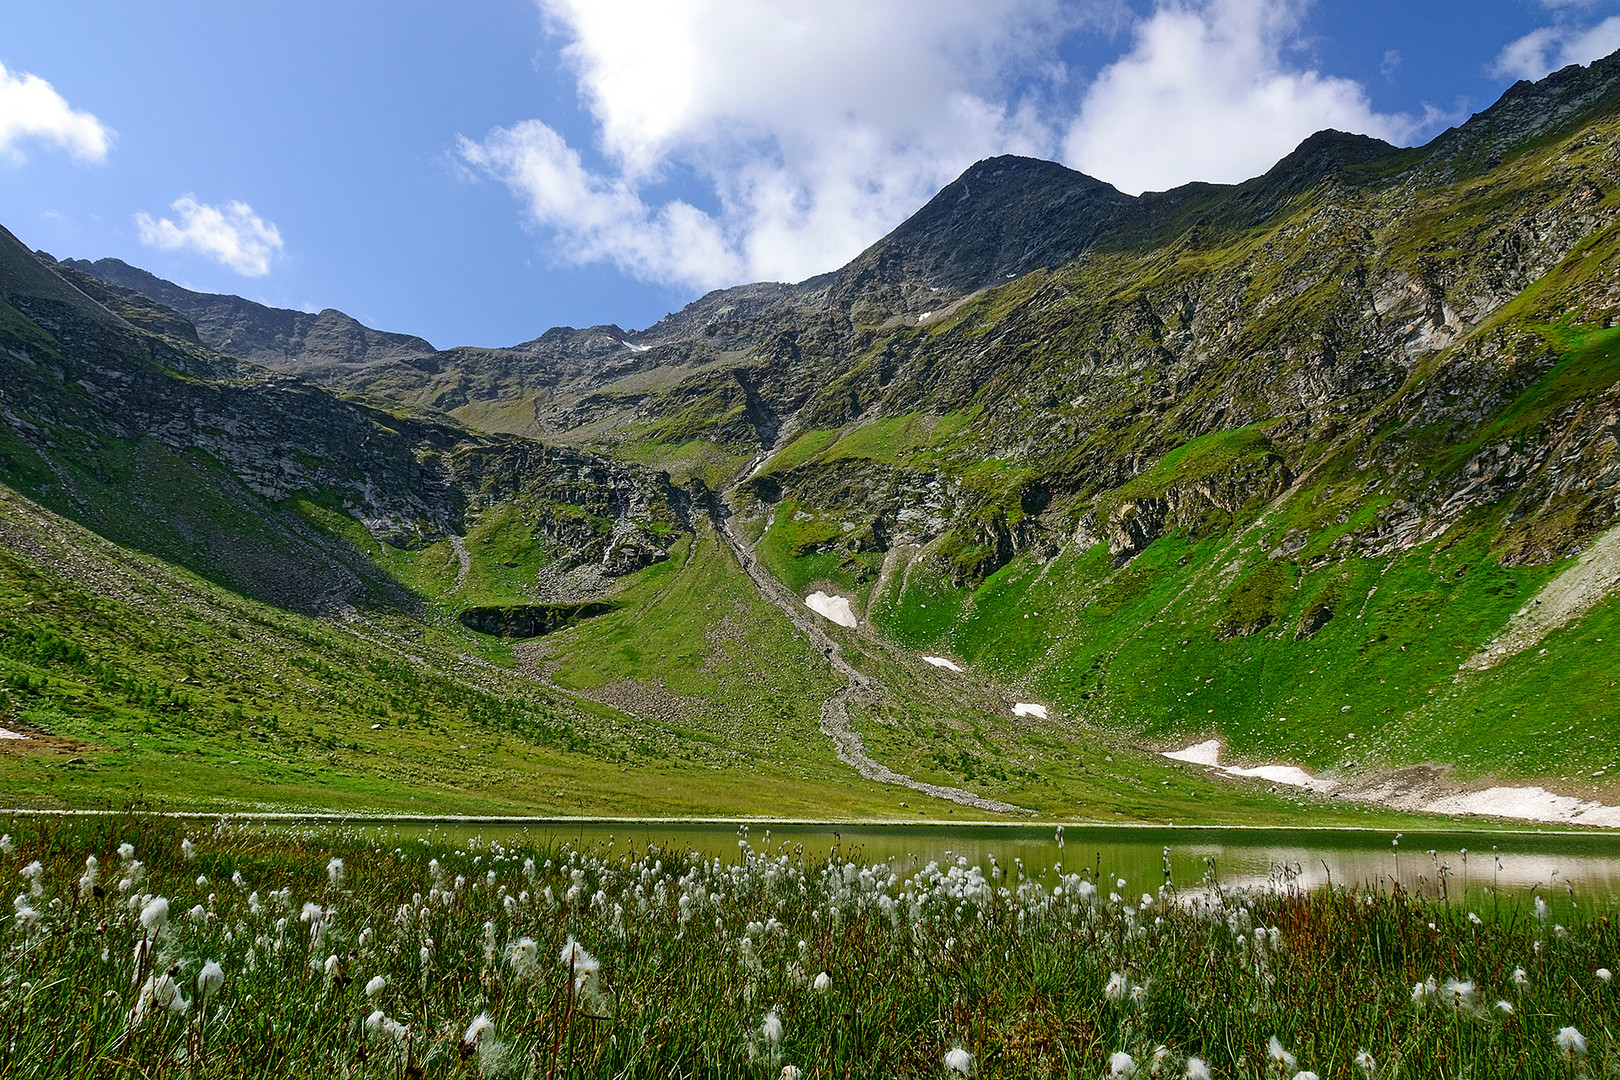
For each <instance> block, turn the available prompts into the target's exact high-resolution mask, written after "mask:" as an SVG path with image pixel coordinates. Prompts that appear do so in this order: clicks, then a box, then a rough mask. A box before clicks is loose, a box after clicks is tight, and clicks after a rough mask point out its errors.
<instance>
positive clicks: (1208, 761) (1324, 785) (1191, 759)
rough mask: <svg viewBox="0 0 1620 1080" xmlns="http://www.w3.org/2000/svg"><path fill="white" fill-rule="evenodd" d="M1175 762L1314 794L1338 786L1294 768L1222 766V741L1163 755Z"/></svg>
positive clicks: (1290, 766) (1201, 744)
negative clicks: (1300, 789)
mask: <svg viewBox="0 0 1620 1080" xmlns="http://www.w3.org/2000/svg"><path fill="white" fill-rule="evenodd" d="M1159 756H1160V757H1167V758H1169V759H1170V760H1172V761H1185V762H1188V763H1189V764H1192V765H1207V766H1209V767H1210V768H1212V769H1214V770H1215V771H1217V772H1223V773H1225V774H1226V775H1227V776H1245V777H1249V778H1250V779H1254V780H1266V781H1269V782H1271V783H1273V784H1283V785H1286V786H1288V787H1297V788H1309V789H1311V790H1312V791H1332V790H1333V789H1334V788H1336V787H1338V785H1337V784H1335V783H1334V782H1333V781H1331V780H1318V779H1317V778H1316V777H1314V776H1312V775H1311V774H1310V773H1308V772H1306V771H1305V770H1304V769H1301V768H1299V767H1297V766H1294V765H1256V766H1254V767H1253V768H1251V769H1245V768H1240V767H1239V766H1236V765H1222V764H1221V740H1219V739H1206V740H1205V741H1203V742H1201V743H1193V744H1192V745H1191V746H1188V747H1185V748H1184V749H1181V750H1166V751H1165V752H1163V753H1161V754H1160V755H1159Z"/></svg>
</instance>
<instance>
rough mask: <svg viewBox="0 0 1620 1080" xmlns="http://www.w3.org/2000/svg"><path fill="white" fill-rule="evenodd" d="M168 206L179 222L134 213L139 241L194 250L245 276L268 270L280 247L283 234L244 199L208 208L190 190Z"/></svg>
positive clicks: (264, 272)
mask: <svg viewBox="0 0 1620 1080" xmlns="http://www.w3.org/2000/svg"><path fill="white" fill-rule="evenodd" d="M170 209H171V210H173V211H175V213H176V214H177V215H179V218H180V222H179V224H176V223H175V222H173V221H171V220H170V219H168V218H157V219H154V218H153V217H152V215H151V214H148V213H147V212H146V211H144V210H142V211H141V212H140V213H138V214H136V215H135V225H136V227H137V228H138V229H139V230H140V236H141V243H143V244H150V245H152V246H153V247H156V248H160V249H162V250H164V251H180V250H190V251H195V252H197V253H198V254H200V255H206V256H207V257H208V258H210V259H213V260H214V261H215V262H217V263H221V264H223V265H225V266H228V267H230V268H231V269H232V270H235V271H236V272H237V273H238V274H242V275H244V276H246V277H263V276H264V275H266V274H268V273H269V272H270V263H271V260H272V259H274V258H275V256H276V254H277V253H278V252H280V251H281V247H282V244H281V232H280V231H279V230H278V229H277V228H276V227H275V225H273V224H272V223H270V222H268V221H266V220H264V219H263V218H261V217H260V216H259V215H257V214H255V213H254V212H253V207H251V206H249V205H248V204H247V203H244V202H231V203H226V204H225V205H224V206H223V207H219V206H209V205H208V204H207V203H201V202H198V201H197V197H196V196H195V195H189V194H188V195H182V196H180V197H179V198H178V199H176V200H174V202H173V203H172V204H170Z"/></svg>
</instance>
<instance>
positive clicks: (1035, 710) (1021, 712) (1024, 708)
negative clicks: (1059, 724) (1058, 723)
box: [1013, 701, 1046, 720]
mask: <svg viewBox="0 0 1620 1080" xmlns="http://www.w3.org/2000/svg"><path fill="white" fill-rule="evenodd" d="M1013 715H1014V716H1033V717H1034V718H1035V719H1037V720H1045V719H1046V706H1045V705H1034V704H1031V703H1030V702H1028V701H1020V702H1018V703H1017V704H1016V705H1014V706H1013Z"/></svg>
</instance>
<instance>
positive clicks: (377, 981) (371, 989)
mask: <svg viewBox="0 0 1620 1080" xmlns="http://www.w3.org/2000/svg"><path fill="white" fill-rule="evenodd" d="M387 985H388V980H387V979H385V978H383V977H382V976H381V975H373V976H372V977H371V978H370V979H369V980H368V981H367V982H366V997H368V998H374V997H376V996H377V995H378V994H380V993H382V992H383V989H384V988H385V987H387Z"/></svg>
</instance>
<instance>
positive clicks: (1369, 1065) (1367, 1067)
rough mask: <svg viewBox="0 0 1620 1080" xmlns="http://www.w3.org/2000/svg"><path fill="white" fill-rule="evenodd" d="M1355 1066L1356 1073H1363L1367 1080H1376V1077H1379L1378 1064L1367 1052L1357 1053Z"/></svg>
mask: <svg viewBox="0 0 1620 1080" xmlns="http://www.w3.org/2000/svg"><path fill="white" fill-rule="evenodd" d="M1355 1066H1356V1071H1357V1072H1359V1073H1361V1075H1362V1076H1364V1077H1366V1078H1367V1080H1376V1077H1377V1076H1378V1062H1377V1061H1376V1060H1375V1059H1374V1058H1373V1056H1372V1055H1371V1054H1369V1053H1367V1051H1365V1050H1360V1051H1357V1052H1356V1056H1355Z"/></svg>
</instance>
